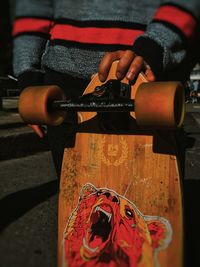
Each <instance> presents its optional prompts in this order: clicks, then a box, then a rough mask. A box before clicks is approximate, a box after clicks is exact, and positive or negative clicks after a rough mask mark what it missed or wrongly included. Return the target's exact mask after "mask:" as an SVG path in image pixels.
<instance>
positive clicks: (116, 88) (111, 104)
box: [47, 80, 134, 112]
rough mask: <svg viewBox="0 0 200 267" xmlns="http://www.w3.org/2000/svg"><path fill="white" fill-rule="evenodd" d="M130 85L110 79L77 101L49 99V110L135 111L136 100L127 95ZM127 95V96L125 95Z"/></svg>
mask: <svg viewBox="0 0 200 267" xmlns="http://www.w3.org/2000/svg"><path fill="white" fill-rule="evenodd" d="M126 91H129V92H130V87H129V85H127V84H124V85H123V84H121V83H120V81H118V80H109V81H107V82H106V83H105V84H103V85H101V86H97V87H96V88H95V89H94V91H93V92H92V93H88V94H86V95H83V96H81V97H80V98H79V99H78V100H77V101H71V100H66V101H53V102H52V101H49V103H48V107H47V109H48V111H49V112H55V111H61V110H62V111H84V112H94V111H95V112H126V111H129V112H130V111H134V100H132V99H130V98H129V99H128V98H127V97H126V95H127V92H126ZM124 95H125V96H124Z"/></svg>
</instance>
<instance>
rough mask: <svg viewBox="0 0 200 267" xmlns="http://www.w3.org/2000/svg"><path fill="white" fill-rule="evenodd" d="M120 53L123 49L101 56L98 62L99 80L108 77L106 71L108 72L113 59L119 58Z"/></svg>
mask: <svg viewBox="0 0 200 267" xmlns="http://www.w3.org/2000/svg"><path fill="white" fill-rule="evenodd" d="M122 53H123V51H121V50H118V51H116V52H110V53H106V54H105V56H104V57H103V58H102V60H101V62H100V64H99V68H98V74H99V80H100V81H101V82H105V80H106V79H107V77H108V73H109V70H110V68H111V65H112V63H113V62H114V61H115V60H118V59H120V58H121V56H122Z"/></svg>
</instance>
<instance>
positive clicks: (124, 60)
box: [116, 50, 135, 80]
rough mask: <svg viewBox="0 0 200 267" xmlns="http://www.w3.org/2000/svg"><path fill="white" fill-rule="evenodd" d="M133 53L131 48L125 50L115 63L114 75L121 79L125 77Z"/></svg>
mask: <svg viewBox="0 0 200 267" xmlns="http://www.w3.org/2000/svg"><path fill="white" fill-rule="evenodd" d="M134 57H135V54H134V52H133V51H131V50H126V51H125V52H124V54H123V55H122V57H121V58H120V60H119V63H118V65H117V72H116V77H117V78H118V79H119V80H121V79H123V78H124V77H125V75H126V73H127V71H128V69H129V67H130V65H131V62H132V61H133V59H134Z"/></svg>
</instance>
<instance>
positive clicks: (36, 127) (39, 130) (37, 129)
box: [28, 124, 44, 138]
mask: <svg viewBox="0 0 200 267" xmlns="http://www.w3.org/2000/svg"><path fill="white" fill-rule="evenodd" d="M28 126H29V127H31V128H32V129H33V131H34V132H35V133H36V134H37V135H38V136H39V137H40V138H43V137H44V131H43V130H42V128H41V127H40V126H39V125H35V124H28Z"/></svg>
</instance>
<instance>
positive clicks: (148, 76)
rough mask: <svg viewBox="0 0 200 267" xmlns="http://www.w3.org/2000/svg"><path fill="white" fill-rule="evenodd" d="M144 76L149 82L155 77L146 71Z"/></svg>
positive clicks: (151, 72)
mask: <svg viewBox="0 0 200 267" xmlns="http://www.w3.org/2000/svg"><path fill="white" fill-rule="evenodd" d="M145 75H146V77H147V80H148V81H149V82H154V81H155V80H156V77H155V75H154V73H153V71H152V70H146V71H145Z"/></svg>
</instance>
